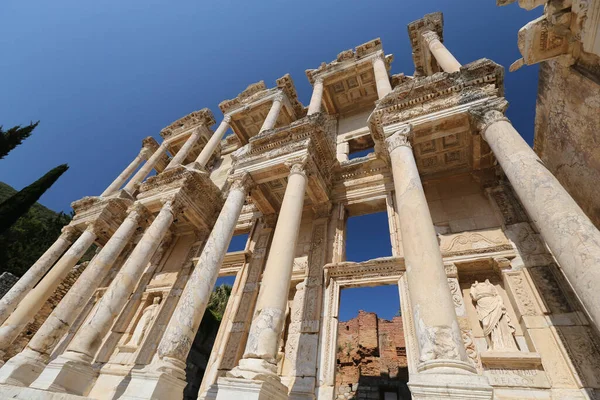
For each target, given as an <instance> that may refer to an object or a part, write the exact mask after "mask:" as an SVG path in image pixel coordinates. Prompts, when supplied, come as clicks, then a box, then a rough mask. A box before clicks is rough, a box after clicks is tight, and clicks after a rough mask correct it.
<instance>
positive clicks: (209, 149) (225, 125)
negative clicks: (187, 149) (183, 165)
mask: <svg viewBox="0 0 600 400" xmlns="http://www.w3.org/2000/svg"><path fill="white" fill-rule="evenodd" d="M230 122H231V116H229V114H225V116H224V117H223V121H221V123H220V124H219V127H218V128H217V130H216V131H215V133H213V135H212V136H211V137H210V139H209V141H208V143H206V146H204V148H203V149H202V151H201V152H200V155H198V158H196V162H197V163H198V164H200V165H201V166H203V167H206V164H208V161H209V160H210V158H211V157H212V155H213V153H214V152H215V150H216V149H217V147H218V146H219V143H221V140H222V139H223V136H224V135H225V132H227V129H229V123H230Z"/></svg>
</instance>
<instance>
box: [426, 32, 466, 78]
mask: <svg viewBox="0 0 600 400" xmlns="http://www.w3.org/2000/svg"><path fill="white" fill-rule="evenodd" d="M422 35H423V40H425V43H427V46H428V47H429V50H430V51H431V54H433V56H434V57H435V60H436V61H437V63H438V64H439V66H440V67H442V69H443V70H444V72H457V71H460V63H459V62H458V61H457V60H456V58H454V56H453V55H452V53H450V52H449V51H448V49H447V48H446V46H444V45H443V44H442V42H441V41H440V38H439V37H438V35H437V33H435V32H433V31H425V32H423V34H422Z"/></svg>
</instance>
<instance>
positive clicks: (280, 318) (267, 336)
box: [231, 161, 307, 380]
mask: <svg viewBox="0 0 600 400" xmlns="http://www.w3.org/2000/svg"><path fill="white" fill-rule="evenodd" d="M306 185H307V177H306V173H305V167H304V161H302V162H298V163H294V164H292V165H291V168H290V175H289V177H288V183H287V187H286V189H285V194H284V197H283V202H282V204H281V210H280V211H279V217H278V218H277V225H276V226H275V232H274V234H273V242H272V243H271V250H270V251H269V257H268V259H267V263H266V266H265V271H264V273H263V278H262V282H261V286H260V292H259V294H258V299H257V302H256V308H255V313H254V317H253V320H252V325H251V326H250V332H249V334H248V342H247V343H246V349H245V351H244V356H243V358H242V360H240V363H239V366H238V367H236V368H235V369H234V370H232V371H231V375H232V376H236V377H243V378H250V379H259V380H260V379H262V378H261V377H262V376H263V375H265V374H266V375H269V376H272V377H275V376H276V375H277V350H278V348H279V337H280V335H281V332H282V329H283V324H284V323H285V311H286V307H287V301H288V295H289V290H290V280H291V277H292V268H293V265H294V256H295V254H296V242H297V240H298V233H299V231H300V222H301V220H302V207H303V205H304V195H305V193H306ZM275 379H277V378H275Z"/></svg>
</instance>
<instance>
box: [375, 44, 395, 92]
mask: <svg viewBox="0 0 600 400" xmlns="http://www.w3.org/2000/svg"><path fill="white" fill-rule="evenodd" d="M372 62H373V73H374V74H375V85H376V86H377V97H379V98H380V99H382V98H384V97H385V96H386V95H387V94H388V93H389V92H391V91H392V84H391V83H390V77H389V76H388V72H387V68H386V66H385V59H384V58H383V54H381V55H380V56H377V57H375V58H374V59H373V61H372Z"/></svg>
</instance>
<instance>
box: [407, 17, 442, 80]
mask: <svg viewBox="0 0 600 400" xmlns="http://www.w3.org/2000/svg"><path fill="white" fill-rule="evenodd" d="M432 33H433V34H434V35H436V36H437V38H438V40H439V41H440V42H442V43H443V42H444V17H443V15H442V13H441V12H436V13H431V14H426V15H425V16H424V17H423V18H422V19H419V20H417V21H414V22H411V23H410V24H408V37H409V38H410V45H411V47H412V57H413V62H414V63H415V74H414V77H415V78H416V77H420V76H428V75H432V74H434V73H436V72H442V69H441V68H440V66H439V65H438V63H437V61H436V59H435V57H434V56H433V55H432V54H431V51H430V50H429V46H428V44H427V42H426V40H425V38H424V35H426V34H429V35H431V34H432Z"/></svg>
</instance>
